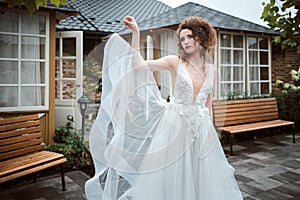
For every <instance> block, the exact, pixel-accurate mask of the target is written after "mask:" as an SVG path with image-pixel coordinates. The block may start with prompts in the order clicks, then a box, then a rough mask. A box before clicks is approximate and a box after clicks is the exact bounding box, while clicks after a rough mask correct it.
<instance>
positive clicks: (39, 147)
mask: <svg viewBox="0 0 300 200" xmlns="http://www.w3.org/2000/svg"><path fill="white" fill-rule="evenodd" d="M66 161H67V159H66V158H65V157H64V155H62V154H59V153H55V152H50V151H46V150H44V144H43V140H42V133H41V127H40V120H39V118H38V115H37V114H36V115H26V116H20V117H12V118H6V119H2V120H0V183H3V182H6V181H9V180H12V179H16V178H19V177H21V176H25V175H28V174H32V173H35V172H38V171H40V170H43V169H47V168H49V167H53V166H57V165H60V166H61V181H62V189H63V190H65V189H66V187H65V178H64V166H63V164H64V163H65V162H66Z"/></svg>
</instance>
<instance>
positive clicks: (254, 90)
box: [250, 83, 259, 95]
mask: <svg viewBox="0 0 300 200" xmlns="http://www.w3.org/2000/svg"><path fill="white" fill-rule="evenodd" d="M258 94H259V83H250V95H258Z"/></svg>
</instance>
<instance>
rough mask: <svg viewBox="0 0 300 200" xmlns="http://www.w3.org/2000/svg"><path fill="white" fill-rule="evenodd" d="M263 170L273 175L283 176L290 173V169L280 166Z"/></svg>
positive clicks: (276, 165)
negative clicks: (282, 174)
mask: <svg viewBox="0 0 300 200" xmlns="http://www.w3.org/2000/svg"><path fill="white" fill-rule="evenodd" d="M261 170H263V171H265V172H267V173H269V174H271V175H276V174H281V173H284V172H287V171H289V169H288V168H286V167H283V166H281V165H278V164H273V165H268V166H266V167H264V168H262V169H261Z"/></svg>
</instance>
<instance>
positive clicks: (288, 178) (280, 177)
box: [270, 171, 300, 183]
mask: <svg viewBox="0 0 300 200" xmlns="http://www.w3.org/2000/svg"><path fill="white" fill-rule="evenodd" d="M270 178H272V179H274V180H277V181H280V182H283V183H293V182H296V181H298V180H300V174H297V173H294V172H291V171H289V172H284V173H281V174H277V175H274V176H271V177H270Z"/></svg>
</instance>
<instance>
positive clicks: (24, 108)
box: [0, 8, 50, 112]
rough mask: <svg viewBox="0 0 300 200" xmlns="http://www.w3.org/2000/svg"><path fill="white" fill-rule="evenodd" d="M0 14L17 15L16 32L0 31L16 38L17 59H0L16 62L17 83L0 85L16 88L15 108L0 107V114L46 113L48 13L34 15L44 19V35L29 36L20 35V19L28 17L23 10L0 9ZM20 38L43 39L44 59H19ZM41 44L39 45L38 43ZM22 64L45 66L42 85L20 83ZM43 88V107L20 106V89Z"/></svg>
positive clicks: (48, 42)
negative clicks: (40, 111)
mask: <svg viewBox="0 0 300 200" xmlns="http://www.w3.org/2000/svg"><path fill="white" fill-rule="evenodd" d="M0 12H13V13H17V14H18V32H16V33H14V32H5V31H0V34H2V35H9V36H12V35H14V36H18V44H17V45H18V57H17V58H3V57H0V61H11V62H17V65H18V69H17V70H18V71H17V72H18V81H17V83H14V84H5V83H4V84H0V85H1V86H4V87H5V86H15V87H17V88H18V92H17V95H18V97H17V104H18V105H17V106H11V107H0V112H8V111H36V110H42V111H46V110H49V70H50V69H49V68H50V66H49V48H50V16H49V13H47V12H43V11H38V12H37V13H36V14H34V15H38V16H44V17H45V34H44V35H41V34H31V33H22V30H21V26H22V21H21V17H22V15H24V14H26V15H30V14H29V13H28V12H27V11H25V10H20V9H7V8H6V9H4V8H0ZM22 37H34V38H38V39H41V38H44V39H45V49H44V53H45V56H44V58H39V59H32V58H22V57H21V51H22V43H21V42H22ZM40 44H41V43H40ZM22 62H40V63H44V66H45V69H44V70H45V74H44V76H45V77H44V83H34V84H26V83H21V75H20V74H21V66H22ZM24 86H25V87H28V86H31V87H41V88H42V87H44V97H43V99H42V101H43V102H44V105H41V106H38V105H33V106H32V105H31V106H21V101H22V99H21V88H22V87H24Z"/></svg>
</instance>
